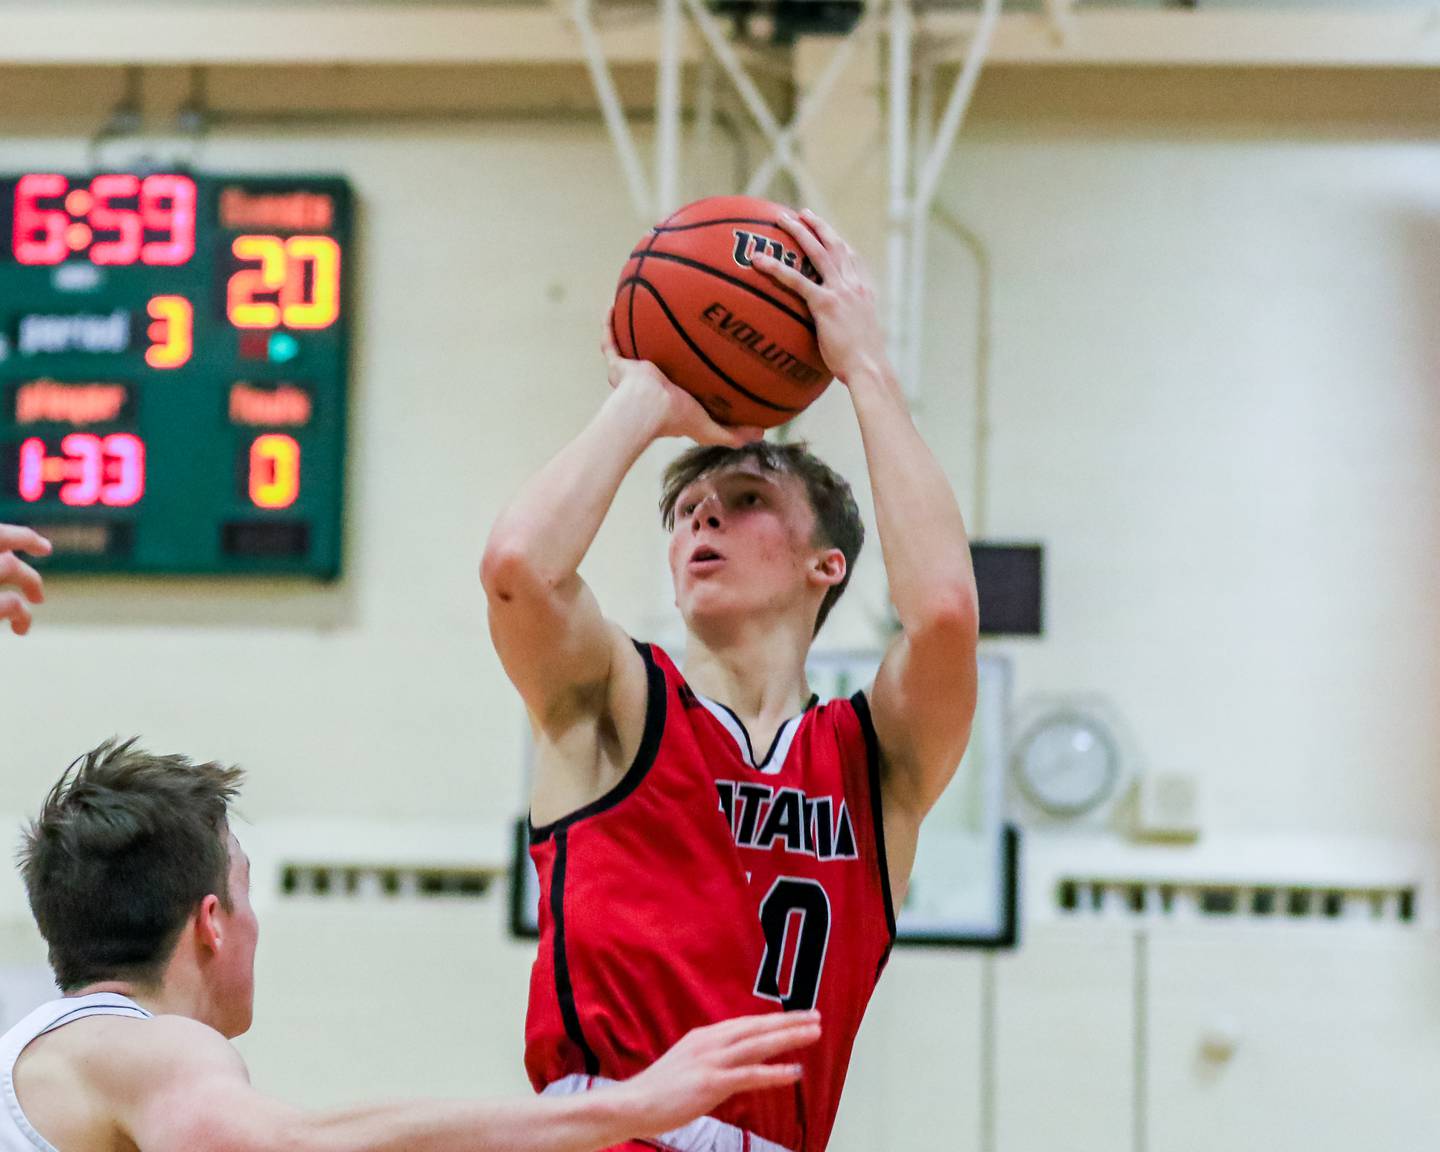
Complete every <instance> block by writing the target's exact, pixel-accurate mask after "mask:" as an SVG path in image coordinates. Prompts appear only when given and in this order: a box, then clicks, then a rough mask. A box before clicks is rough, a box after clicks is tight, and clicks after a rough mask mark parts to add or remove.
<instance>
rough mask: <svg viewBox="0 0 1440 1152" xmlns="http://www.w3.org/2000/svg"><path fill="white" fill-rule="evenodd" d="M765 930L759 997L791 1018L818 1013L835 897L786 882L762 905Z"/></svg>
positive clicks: (807, 883) (810, 883) (814, 883)
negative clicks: (811, 1011)
mask: <svg viewBox="0 0 1440 1152" xmlns="http://www.w3.org/2000/svg"><path fill="white" fill-rule="evenodd" d="M760 927H761V929H762V930H763V931H764V933H765V957H764V959H762V960H761V961H760V975H759V978H758V979H757V980H756V981H755V995H757V996H760V997H763V998H764V999H766V1000H775V1001H778V1002H779V1003H780V1004H782V1005H783V1006H784V1008H785V1011H787V1012H804V1011H808V1010H809V1009H811V1008H814V1007H815V1001H816V1000H817V999H819V996H820V976H821V973H822V972H823V971H824V968H825V952H826V949H827V948H828V947H829V945H830V897H829V896H828V895H826V893H825V889H824V887H823V886H822V885H821V884H820V882H819V881H818V880H808V879H800V878H797V877H794V876H781V877H780V878H779V879H777V880H776V881H775V883H774V884H772V885H770V891H769V892H767V893H765V899H764V900H762V901H761V902H760ZM787 960H788V963H787ZM787 974H788V976H789V979H788V980H785V979H783V977H785V976H786V975H787Z"/></svg>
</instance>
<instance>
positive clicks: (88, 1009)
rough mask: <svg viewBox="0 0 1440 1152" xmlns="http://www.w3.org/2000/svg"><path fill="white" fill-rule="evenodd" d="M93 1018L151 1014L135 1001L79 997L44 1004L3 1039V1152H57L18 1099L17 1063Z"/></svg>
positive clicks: (0, 1055) (105, 996)
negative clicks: (50, 1036) (45, 1040)
mask: <svg viewBox="0 0 1440 1152" xmlns="http://www.w3.org/2000/svg"><path fill="white" fill-rule="evenodd" d="M90 1016H130V1017H132V1018H134V1019H136V1020H149V1019H150V1013H149V1012H147V1011H145V1009H144V1008H141V1007H140V1005H138V1004H136V1003H135V1001H133V1000H131V999H129V998H127V997H125V996H120V995H117V994H116V993H114V992H97V993H96V994H95V995H93V996H76V997H72V998H71V999H68V1000H52V1001H51V1002H50V1003H49V1004H42V1005H41V1006H40V1007H39V1008H37V1009H35V1011H34V1012H32V1013H30V1015H28V1016H26V1017H25V1019H23V1020H21V1021H20V1023H18V1024H17V1025H15V1027H13V1028H11V1029H10V1031H9V1032H6V1033H5V1035H4V1036H0V1152H56V1149H55V1148H54V1147H53V1146H52V1145H51V1144H50V1143H49V1142H48V1141H46V1139H45V1138H44V1137H43V1136H41V1135H40V1133H39V1132H37V1131H35V1129H34V1127H33V1126H32V1125H31V1123H30V1121H29V1120H27V1119H26V1118H25V1112H24V1109H22V1108H21V1107H20V1101H19V1099H18V1098H17V1097H16V1095H15V1062H16V1061H17V1060H19V1059H20V1053H22V1052H23V1051H25V1049H26V1048H28V1047H29V1046H30V1044H31V1043H32V1042H33V1041H35V1040H37V1039H39V1038H40V1037H41V1036H44V1035H45V1034H46V1033H47V1032H54V1031H55V1029H57V1028H63V1027H65V1025H67V1024H73V1023H75V1021H76V1020H84V1019H86V1018H87V1017H90Z"/></svg>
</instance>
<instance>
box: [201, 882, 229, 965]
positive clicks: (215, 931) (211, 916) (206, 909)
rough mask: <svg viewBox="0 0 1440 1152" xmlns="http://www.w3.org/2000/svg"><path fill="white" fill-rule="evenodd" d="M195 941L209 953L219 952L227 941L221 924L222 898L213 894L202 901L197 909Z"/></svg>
mask: <svg viewBox="0 0 1440 1152" xmlns="http://www.w3.org/2000/svg"><path fill="white" fill-rule="evenodd" d="M195 939H196V941H197V942H198V943H199V944H200V947H202V948H204V949H206V950H207V951H209V952H219V951H220V948H221V945H222V944H223V943H224V940H225V931H224V929H223V928H222V927H221V924H220V897H218V896H216V895H214V894H213V893H212V894H211V895H209V896H206V897H205V899H204V900H202V901H200V907H198V908H197V909H195Z"/></svg>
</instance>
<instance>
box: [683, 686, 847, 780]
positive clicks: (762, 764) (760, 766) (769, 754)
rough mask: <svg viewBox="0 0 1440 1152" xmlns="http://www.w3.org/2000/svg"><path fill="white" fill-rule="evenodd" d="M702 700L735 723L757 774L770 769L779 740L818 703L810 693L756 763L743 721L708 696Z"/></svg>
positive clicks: (726, 707) (733, 711)
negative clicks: (712, 705)
mask: <svg viewBox="0 0 1440 1152" xmlns="http://www.w3.org/2000/svg"><path fill="white" fill-rule="evenodd" d="M691 691H692V692H693V691H694V689H693V688H692V689H691ZM702 699H705V700H709V701H710V703H711V704H714V705H715V707H717V708H719V709H720V710H721V711H722V712H724V713H725V715H727V716H729V717H730V719H731V720H733V721H735V727H737V728H739V729H740V735H741V736H742V737H744V740H745V758H746V761H747V763H748V764H749V766H750V767H751V768H754V769H755V770H756V771H757V772H763V771H765V769H766V768H768V767H770V761H771V760H772V759H774V757H775V749H777V748H778V747H780V738H781V737H782V736H784V735H785V732H786V730H787V729H789V727H790V726H791V725H792V724H797V725H798V724H799V723H800V721H802V720H804V719H805V713H807V712H809V711H810V709H812V708H814V707H815V705H817V704H818V703H820V697H819V696H817V695H816V694H815V693H814V692H812V693H810V699H809V700H807V701H805V707H804V708H802V709H800V711H799V712H797V713H795V715H794V716H791V717H790V719H788V720H786V721H785V723H783V724H781V725H780V727H779V728H777V729H775V737H774V739H772V740H771V741H770V747H769V749H768V750H767V751H766V753H765V759H763V760H758V761H757V760H756V759H755V746H754V745H753V744H752V743H750V729H748V728H746V727H745V721H743V720H741V719H740V717H739V715H738V714H737V713H736V712H735V709H733V708H731V707H730V705H728V704H722V703H721V702H720V701H719V700H713V699H711V698H710V697H709V696H705V697H702Z"/></svg>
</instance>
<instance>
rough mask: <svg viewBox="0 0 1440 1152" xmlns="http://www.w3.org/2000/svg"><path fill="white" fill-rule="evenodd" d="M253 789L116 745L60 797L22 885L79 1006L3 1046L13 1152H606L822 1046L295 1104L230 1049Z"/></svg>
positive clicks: (37, 838) (246, 917)
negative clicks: (235, 814)
mask: <svg viewBox="0 0 1440 1152" xmlns="http://www.w3.org/2000/svg"><path fill="white" fill-rule="evenodd" d="M240 779H241V774H240V772H239V770H238V769H235V768H227V767H224V766H222V765H218V764H192V763H190V762H189V761H187V760H185V759H184V758H183V757H179V756H152V755H149V754H147V753H145V752H143V751H141V750H140V749H138V748H136V747H134V746H133V744H122V745H119V746H115V745H113V744H108V743H107V744H103V745H101V746H100V747H99V748H96V749H95V750H94V751H92V752H91V753H89V754H88V755H87V756H85V757H84V758H83V759H82V761H81V762H80V763H79V764H78V765H77V766H73V771H69V772H67V773H65V775H64V776H62V777H61V779H60V782H59V783H58V784H57V785H56V786H55V788H54V789H53V790H52V791H51V793H50V795H49V797H48V798H47V800H46V801H45V804H44V807H43V808H42V810H41V812H40V816H39V818H38V819H37V820H36V821H35V822H34V823H33V824H32V825H31V826H30V829H29V833H28V835H27V836H26V838H25V844H24V847H23V849H22V852H21V868H22V872H23V874H24V879H25V887H26V891H27V893H28V894H29V897H30V906H31V908H32V910H33V911H34V913H35V919H36V922H37V923H38V924H39V927H40V931H41V934H42V935H43V936H44V937H45V941H46V943H47V944H48V945H49V948H50V961H51V964H52V966H53V967H54V969H55V979H56V982H57V983H58V984H59V986H60V988H61V989H62V990H63V991H64V993H65V995H64V996H63V998H60V999H57V1000H55V1001H53V1002H51V1003H49V1004H45V1005H42V1006H41V1007H39V1008H37V1009H36V1010H35V1011H34V1012H33V1013H31V1014H30V1015H29V1016H27V1017H26V1018H25V1019H24V1020H22V1021H20V1023H18V1024H17V1025H16V1026H15V1027H14V1028H12V1029H11V1030H10V1031H9V1032H7V1033H6V1034H5V1035H4V1036H0V1152H119V1150H122V1149H126V1150H138V1152H491V1150H493V1152H588V1150H590V1149H595V1148H600V1147H603V1146H605V1145H609V1144H613V1143H614V1142H615V1141H616V1140H624V1139H626V1138H628V1137H631V1136H637V1135H642V1134H646V1133H655V1132H660V1131H664V1130H666V1129H668V1128H670V1127H673V1126H674V1125H675V1124H677V1123H682V1122H684V1121H687V1120H690V1119H691V1118H692V1117H694V1116H697V1115H700V1114H702V1113H704V1112H706V1111H707V1110H709V1109H711V1108H713V1107H714V1105H716V1104H717V1103H719V1101H721V1100H722V1099H724V1098H725V1097H726V1096H728V1095H729V1094H730V1093H732V1092H737V1091H746V1090H749V1089H754V1088H757V1087H761V1086H764V1085H775V1084H787V1083H791V1082H793V1081H794V1080H795V1079H796V1078H797V1077H798V1075H799V1069H798V1067H797V1066H795V1065H793V1064H775V1063H768V1062H767V1061H770V1060H772V1059H773V1058H775V1057H777V1056H779V1055H780V1054H781V1053H783V1052H787V1051H789V1050H791V1049H793V1048H795V1047H796V1046H797V1045H803V1044H807V1043H811V1042H813V1041H814V1040H815V1038H816V1037H817V1036H818V1035H819V1031H820V1028H819V1024H818V1022H817V1021H816V1020H815V1019H814V1018H810V1017H807V1018H804V1019H792V1020H788V1021H787V1019H786V1018H783V1017H781V1018H778V1019H777V1018H776V1017H774V1016H758V1017H755V1016H752V1017H751V1018H750V1019H747V1020H727V1021H725V1022H724V1023H721V1024H717V1025H715V1026H713V1027H710V1028H706V1029H703V1030H699V1031H696V1032H694V1033H692V1034H691V1035H689V1036H687V1037H685V1039H683V1040H682V1041H680V1043H679V1044H677V1045H676V1046H675V1047H674V1049H672V1050H671V1051H670V1052H669V1053H668V1054H666V1055H665V1056H664V1057H663V1058H661V1059H660V1060H659V1061H658V1062H656V1063H655V1064H654V1066H653V1067H651V1068H649V1069H647V1070H646V1071H644V1072H643V1073H641V1074H640V1075H639V1076H637V1077H635V1079H633V1080H631V1081H630V1082H629V1083H626V1084H623V1085H619V1086H617V1087H616V1088H615V1089H614V1090H611V1091H607V1092H597V1093H593V1094H590V1095H589V1096H587V1097H584V1098H578V1099H573V1100H535V1099H533V1098H532V1099H524V1100H513V1101H496V1102H493V1103H479V1102H475V1103H468V1102H454V1103H445V1102H441V1101H413V1102H408V1103H406V1102H397V1103H392V1104H373V1105H368V1106H365V1107H360V1108H354V1109H349V1110H345V1111H337V1112H324V1113H322V1112H302V1111H300V1110H299V1109H296V1108H292V1107H290V1106H288V1105H285V1104H282V1103H280V1102H279V1101H278V1100H274V1099H271V1098H270V1097H267V1096H265V1095H262V1094H261V1093H259V1092H257V1091H256V1090H255V1089H254V1088H252V1087H251V1086H250V1078H249V1074H248V1073H247V1071H246V1069H245V1064H244V1062H243V1061H242V1060H241V1059H240V1056H239V1055H238V1054H237V1052H236V1051H235V1049H234V1048H233V1047H232V1046H231V1045H230V1043H229V1038H231V1037H234V1036H238V1035H240V1034H241V1033H242V1032H245V1031H246V1030H247V1029H248V1028H249V1027H250V1020H251V1015H252V1004H253V999H254V981H255V967H254V966H255V946H256V942H257V939H258V936H259V924H258V922H257V920H256V917H255V912H254V910H253V909H252V908H251V906H250V895H249V882H250V861H249V860H248V859H247V858H246V856H245V853H244V852H243V850H242V849H241V847H240V845H239V843H238V842H237V841H236V839H235V836H234V834H233V833H232V832H231V831H230V828H229V822H228V818H227V810H228V806H229V803H230V801H231V799H232V798H233V797H234V795H235V792H236V789H237V788H238V787H239V785H240ZM363 962H364V961H363V958H356V963H363Z"/></svg>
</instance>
